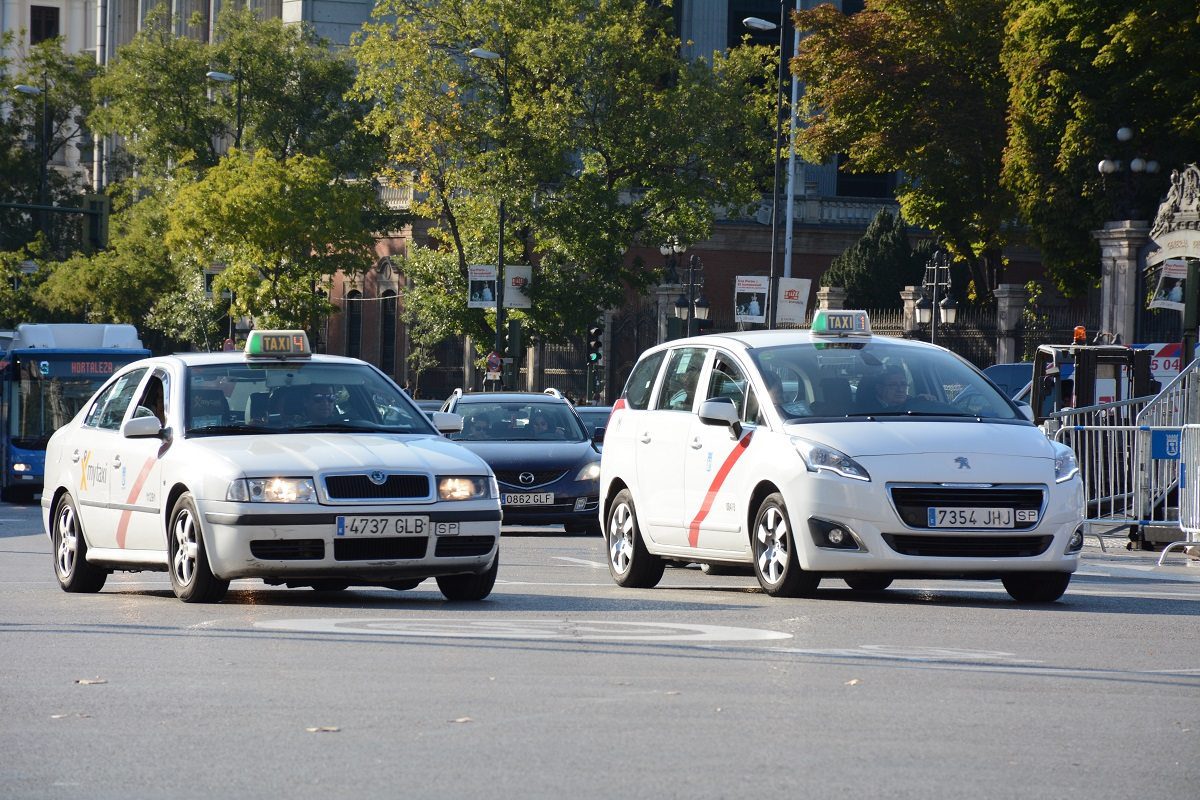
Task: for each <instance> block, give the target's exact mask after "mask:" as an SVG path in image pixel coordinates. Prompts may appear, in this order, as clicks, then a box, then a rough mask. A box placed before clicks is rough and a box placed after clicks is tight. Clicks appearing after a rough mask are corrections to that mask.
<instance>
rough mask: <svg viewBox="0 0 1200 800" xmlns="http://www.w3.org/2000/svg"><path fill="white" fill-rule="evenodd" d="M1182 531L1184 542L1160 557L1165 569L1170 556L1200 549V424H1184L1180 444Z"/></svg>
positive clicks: (1180, 518)
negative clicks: (1189, 549) (1169, 554)
mask: <svg viewBox="0 0 1200 800" xmlns="http://www.w3.org/2000/svg"><path fill="white" fill-rule="evenodd" d="M1179 450H1180V455H1179V457H1180V461H1181V464H1180V468H1179V530H1180V532H1181V533H1182V534H1183V539H1182V540H1180V541H1177V542H1171V543H1170V544H1168V545H1167V546H1165V547H1164V548H1163V551H1162V554H1161V555H1159V557H1158V564H1159V566H1162V564H1163V560H1164V559H1166V557H1167V554H1168V553H1170V552H1172V551H1173V550H1184V551H1185V552H1186V551H1187V549H1188V548H1192V547H1197V546H1200V479H1198V477H1200V476H1198V475H1197V473H1198V472H1200V425H1195V424H1189V425H1184V426H1183V430H1182V435H1181V436H1180V441H1179Z"/></svg>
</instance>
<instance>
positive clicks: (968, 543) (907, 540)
mask: <svg viewBox="0 0 1200 800" xmlns="http://www.w3.org/2000/svg"><path fill="white" fill-rule="evenodd" d="M883 540H884V541H885V542H887V544H888V547H890V548H892V549H893V550H895V551H896V552H897V553H901V554H903V555H906V556H933V557H937V558H1021V557H1030V556H1039V555H1041V554H1042V553H1044V552H1046V548H1047V547H1049V546H1050V542H1052V541H1054V537H1053V536H984V535H975V536H914V535H911V534H905V533H885V534H883Z"/></svg>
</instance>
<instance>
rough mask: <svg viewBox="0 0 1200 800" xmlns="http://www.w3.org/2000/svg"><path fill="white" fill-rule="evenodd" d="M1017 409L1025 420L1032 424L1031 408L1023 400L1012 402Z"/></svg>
mask: <svg viewBox="0 0 1200 800" xmlns="http://www.w3.org/2000/svg"><path fill="white" fill-rule="evenodd" d="M1013 403H1015V404H1016V406H1017V408H1018V409H1019V410H1020V411H1021V413H1022V414H1024V415H1025V419H1027V420H1029V421H1030V422H1033V406H1031V405H1029V403H1026V402H1025V401H1024V400H1013Z"/></svg>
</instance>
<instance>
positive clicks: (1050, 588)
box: [1001, 572, 1071, 603]
mask: <svg viewBox="0 0 1200 800" xmlns="http://www.w3.org/2000/svg"><path fill="white" fill-rule="evenodd" d="M1001 582H1002V583H1003V584H1004V590H1005V591H1006V592H1008V593H1009V595H1010V596H1011V597H1012V599H1013V600H1016V601H1017V602H1018V603H1053V602H1054V601H1055V600H1057V599H1058V598H1060V597H1062V596H1063V593H1064V592H1066V591H1067V585H1068V584H1070V583H1071V573H1069V572H1024V573H1019V574H1017V575H1005V576H1004V577H1003V578H1002V579H1001Z"/></svg>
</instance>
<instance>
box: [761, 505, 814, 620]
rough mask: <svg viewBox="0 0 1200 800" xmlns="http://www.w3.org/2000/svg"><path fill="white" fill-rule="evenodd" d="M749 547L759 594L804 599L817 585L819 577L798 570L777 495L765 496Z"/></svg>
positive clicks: (789, 529)
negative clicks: (759, 589)
mask: <svg viewBox="0 0 1200 800" xmlns="http://www.w3.org/2000/svg"><path fill="white" fill-rule="evenodd" d="M751 545H752V546H753V548H754V576H755V577H756V578H758V585H759V586H761V587H762V589H763V591H764V592H766V593H767V594H769V595H771V596H772V597H806V596H808V595H811V594H812V593H813V592H814V591H816V588H817V586H818V585H819V584H820V583H821V576H819V575H814V574H813V573H811V572H805V571H804V570H802V569H801V568H800V560H799V558H798V557H797V555H796V539H795V537H793V536H792V526H791V523H789V522H788V513H787V506H785V505H784V504H783V496H782V495H780V494H779V493H778V492H775V493H773V494H770V495H768V496H767V498H766V499H765V500H763V502H762V505H760V506H759V507H758V513H757V514H755V515H754V530H753V531H752V532H751Z"/></svg>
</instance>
